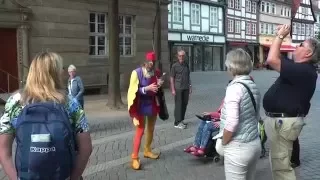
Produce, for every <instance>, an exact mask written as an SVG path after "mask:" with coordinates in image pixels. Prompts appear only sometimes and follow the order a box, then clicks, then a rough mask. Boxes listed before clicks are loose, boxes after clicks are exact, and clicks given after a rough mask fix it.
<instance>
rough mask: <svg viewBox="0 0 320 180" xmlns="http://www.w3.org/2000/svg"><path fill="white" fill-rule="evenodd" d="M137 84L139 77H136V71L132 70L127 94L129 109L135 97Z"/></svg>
mask: <svg viewBox="0 0 320 180" xmlns="http://www.w3.org/2000/svg"><path fill="white" fill-rule="evenodd" d="M138 86H139V78H138V74H137V71H135V70H134V71H132V73H131V77H130V84H129V89H128V94H127V100H128V110H130V107H131V106H132V104H133V101H134V100H135V98H136V93H137V91H138Z"/></svg>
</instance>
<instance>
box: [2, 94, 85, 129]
mask: <svg viewBox="0 0 320 180" xmlns="http://www.w3.org/2000/svg"><path fill="white" fill-rule="evenodd" d="M20 98H21V95H20V93H16V94H14V95H12V96H10V97H9V99H8V100H7V103H6V105H5V109H4V114H3V115H2V117H1V118H0V134H13V133H14V132H15V129H14V128H13V125H14V124H15V123H16V121H17V117H18V115H19V114H20V113H21V111H22V108H23V106H22V105H21V104H20V103H19V101H20ZM65 107H66V110H67V112H68V116H69V118H70V121H71V124H72V127H74V130H75V132H76V133H82V132H88V131H89V124H88V120H87V118H86V116H85V113H84V110H83V109H82V108H81V105H80V104H79V103H78V101H77V100H75V99H73V98H71V97H69V96H68V99H67V102H66V106H65Z"/></svg>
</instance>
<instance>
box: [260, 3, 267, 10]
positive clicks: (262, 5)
mask: <svg viewBox="0 0 320 180" xmlns="http://www.w3.org/2000/svg"><path fill="white" fill-rule="evenodd" d="M265 8H266V4H265V2H263V1H262V2H261V6H260V11H261V12H264V11H265Z"/></svg>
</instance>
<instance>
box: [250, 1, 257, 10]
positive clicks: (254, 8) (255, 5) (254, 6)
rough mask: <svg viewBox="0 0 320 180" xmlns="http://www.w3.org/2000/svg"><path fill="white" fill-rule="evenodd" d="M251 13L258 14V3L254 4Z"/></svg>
mask: <svg viewBox="0 0 320 180" xmlns="http://www.w3.org/2000/svg"><path fill="white" fill-rule="evenodd" d="M251 12H252V13H257V3H256V2H252V8H251Z"/></svg>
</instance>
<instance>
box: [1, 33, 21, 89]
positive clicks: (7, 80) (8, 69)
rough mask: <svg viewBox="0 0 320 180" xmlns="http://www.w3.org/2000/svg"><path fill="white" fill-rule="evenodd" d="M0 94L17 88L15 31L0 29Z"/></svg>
mask: <svg viewBox="0 0 320 180" xmlns="http://www.w3.org/2000/svg"><path fill="white" fill-rule="evenodd" d="M0 39H1V43H0V54H1V56H0V82H1V83H0V93H7V92H13V91H15V90H17V89H18V88H19V79H18V62H17V34H16V29H6V28H4V29H1V28H0Z"/></svg>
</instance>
